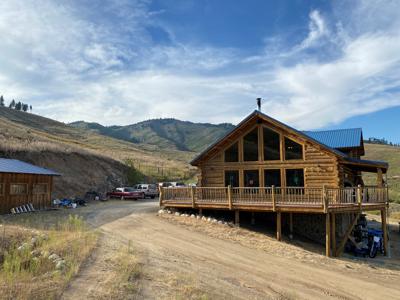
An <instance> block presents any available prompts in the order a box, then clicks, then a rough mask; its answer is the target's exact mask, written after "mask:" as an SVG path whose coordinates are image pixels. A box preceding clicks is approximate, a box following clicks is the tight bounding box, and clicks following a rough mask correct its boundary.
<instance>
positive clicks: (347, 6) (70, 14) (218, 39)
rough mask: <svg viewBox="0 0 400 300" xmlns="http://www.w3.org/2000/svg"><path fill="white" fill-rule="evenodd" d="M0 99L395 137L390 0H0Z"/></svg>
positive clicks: (100, 113)
mask: <svg viewBox="0 0 400 300" xmlns="http://www.w3.org/2000/svg"><path fill="white" fill-rule="evenodd" d="M0 11H1V14H0V36H1V37H2V38H1V47H0V70H1V72H0V94H3V95H4V96H5V98H6V101H7V100H10V99H11V98H15V99H17V100H22V101H25V102H28V103H32V105H33V107H34V111H35V112H36V113H39V114H41V115H44V116H48V117H51V118H55V119H57V120H60V121H64V122H71V121H75V120H86V121H93V122H99V123H102V124H105V125H111V124H131V123H134V122H138V121H141V120H144V119H150V118H161V117H173V118H178V119H183V120H190V121H194V122H212V123H222V122H232V123H237V122H239V121H240V120H241V119H242V118H243V117H245V116H246V115H248V114H249V113H250V112H251V111H252V110H254V108H255V98H257V97H262V98H263V99H264V100H263V112H265V113H267V114H270V115H271V116H273V117H275V118H277V119H279V120H281V121H283V122H286V123H288V124H289V125H291V126H294V127H296V128H299V129H305V130H310V129H326V128H340V127H363V128H364V135H365V136H366V137H368V136H378V137H386V138H389V139H390V140H392V141H394V142H400V133H399V130H398V123H399V122H398V117H399V116H400V109H399V107H400V76H399V74H400V29H399V28H400V2H399V1H293V0H291V1H263V0H259V1H256V0H248V1H222V0H213V1H211V0H209V1H205V0H203V1H202V0H156V1H150V0H146V1H141V0H131V1H128V0H103V1H94V0H93V1H78V0H68V1H51V0H35V1H34V0H24V1H11V0H5V1H2V2H0Z"/></svg>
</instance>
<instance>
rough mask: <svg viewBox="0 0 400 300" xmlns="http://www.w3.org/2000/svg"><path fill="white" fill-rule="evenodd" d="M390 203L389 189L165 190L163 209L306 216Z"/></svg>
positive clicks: (208, 188)
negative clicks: (278, 212) (272, 212)
mask: <svg viewBox="0 0 400 300" xmlns="http://www.w3.org/2000/svg"><path fill="white" fill-rule="evenodd" d="M387 203H388V188H387V187H375V186H367V187H350V188H330V187H326V188H325V187H322V188H308V187H306V188H305V187H286V188H279V187H276V188H275V187H270V188H230V187H180V188H162V189H161V193H160V206H164V207H176V208H179V207H182V208H183V207H187V208H204V209H225V210H247V211H260V212H261V211H267V212H268V211H281V212H299V213H301V212H303V213H330V212H352V211H354V212H356V211H360V210H362V211H367V210H379V209H382V208H385V207H386V205H387Z"/></svg>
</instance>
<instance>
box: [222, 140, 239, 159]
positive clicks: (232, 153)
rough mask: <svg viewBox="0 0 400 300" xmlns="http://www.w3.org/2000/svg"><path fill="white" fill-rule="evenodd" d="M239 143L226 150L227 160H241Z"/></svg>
mask: <svg viewBox="0 0 400 300" xmlns="http://www.w3.org/2000/svg"><path fill="white" fill-rule="evenodd" d="M238 148H239V147H238V143H235V144H233V145H232V146H230V147H229V148H228V149H226V150H225V162H238V161H239V149H238Z"/></svg>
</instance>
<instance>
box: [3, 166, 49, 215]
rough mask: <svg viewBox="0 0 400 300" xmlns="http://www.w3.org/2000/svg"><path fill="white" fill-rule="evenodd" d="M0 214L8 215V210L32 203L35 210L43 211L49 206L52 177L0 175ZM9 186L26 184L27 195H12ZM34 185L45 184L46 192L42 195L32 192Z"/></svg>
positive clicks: (14, 174) (15, 174)
mask: <svg viewBox="0 0 400 300" xmlns="http://www.w3.org/2000/svg"><path fill="white" fill-rule="evenodd" d="M0 184H1V185H2V189H0V213H1V214H5V213H10V209H11V208H14V207H17V206H21V205H24V204H28V203H32V204H33V206H34V208H35V209H43V208H45V207H49V206H50V205H51V192H52V185H53V177H52V176H48V175H33V174H19V173H18V174H17V173H0ZM11 184H26V185H27V193H26V194H22V195H12V194H11V193H10V186H11ZM35 184H46V185H47V191H46V193H44V194H38V193H35V192H34V190H33V189H34V185H35Z"/></svg>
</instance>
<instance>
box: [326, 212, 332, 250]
mask: <svg viewBox="0 0 400 300" xmlns="http://www.w3.org/2000/svg"><path fill="white" fill-rule="evenodd" d="M325 254H326V256H327V257H330V256H331V222H330V214H329V213H328V214H325Z"/></svg>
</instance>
